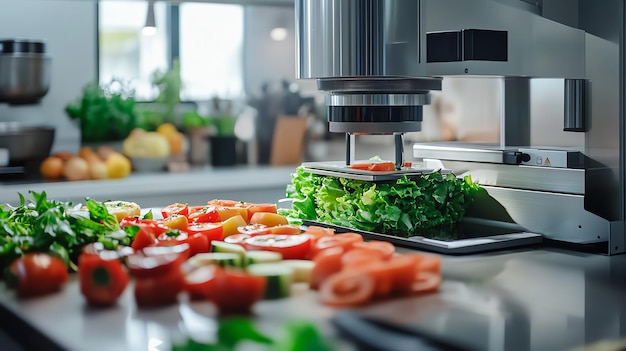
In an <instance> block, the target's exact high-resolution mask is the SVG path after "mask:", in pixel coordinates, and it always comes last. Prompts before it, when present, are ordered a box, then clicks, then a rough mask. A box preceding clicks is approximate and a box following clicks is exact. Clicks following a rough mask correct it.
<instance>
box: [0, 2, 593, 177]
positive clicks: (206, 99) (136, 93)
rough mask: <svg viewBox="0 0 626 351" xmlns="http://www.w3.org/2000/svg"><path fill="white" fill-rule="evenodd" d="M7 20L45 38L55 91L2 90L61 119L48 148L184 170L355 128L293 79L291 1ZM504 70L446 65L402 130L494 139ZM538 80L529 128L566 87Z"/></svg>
mask: <svg viewBox="0 0 626 351" xmlns="http://www.w3.org/2000/svg"><path fill="white" fill-rule="evenodd" d="M0 33H1V35H0V39H20V38H28V39H35V40H41V41H43V42H45V45H46V53H47V54H48V55H49V56H50V57H51V64H50V71H49V74H50V86H49V91H48V92H47V94H45V96H43V97H42V98H41V99H40V100H39V101H38V102H37V103H33V104H22V105H13V104H9V103H0V122H15V121H17V122H32V123H35V124H37V123H45V124H50V125H52V126H53V127H54V129H55V135H54V141H53V143H52V145H51V147H50V150H46V151H48V153H49V154H51V155H57V156H59V157H61V158H64V159H65V160H67V158H69V157H72V156H77V155H81V156H83V158H87V159H89V158H90V155H91V154H92V153H91V151H94V152H95V153H96V154H98V149H99V148H102V147H104V148H105V150H108V151H105V152H104V154H103V155H102V154H101V155H100V156H99V157H100V158H101V159H102V158H106V157H107V155H110V152H111V149H113V150H115V151H118V152H120V153H121V154H124V155H125V156H126V157H128V158H129V159H131V160H132V161H133V162H132V168H133V170H136V171H166V170H169V171H176V172H184V171H186V170H188V169H193V168H198V167H205V166H206V167H211V166H235V165H276V166H278V165H297V164H299V163H301V162H302V161H321V160H343V159H345V150H344V147H345V135H343V134H337V135H335V134H329V133H328V132H327V129H328V127H327V122H326V115H325V109H324V106H323V104H324V101H323V95H322V94H321V93H320V92H318V91H316V84H315V82H314V81H296V80H295V79H294V75H295V40H294V9H293V1H290V0H255V1H251V0H231V1H228V0H220V1H189V2H184V1H176V2H167V1H154V2H153V1H143V0H132V1H122V0H103V1H98V2H97V1H79V0H2V1H0ZM502 84H503V83H502V80H501V79H496V78H491V79H489V78H480V79H479V78H476V79H471V80H468V79H455V78H446V79H445V80H444V82H443V85H444V87H443V90H442V91H444V92H445V95H442V94H438V95H435V96H434V97H433V103H432V105H430V106H425V108H424V122H423V127H422V131H421V132H419V133H411V134H408V135H406V136H405V142H406V145H407V149H408V148H409V147H410V145H412V143H414V142H416V141H439V140H451V141H452V140H461V141H470V142H479V143H498V141H499V133H500V117H501V115H502V114H503V106H502V103H501V101H500V99H501V94H500V92H501V91H502ZM537 84H542V86H543V87H545V89H542V87H534V88H533V89H532V90H531V91H532V92H531V93H532V94H537V96H539V97H540V98H538V99H535V100H533V99H531V101H538V102H537V103H535V104H534V107H532V108H533V109H535V112H537V111H539V112H538V113H534V112H533V113H531V119H532V120H531V128H533V129H539V130H542V129H545V130H558V128H553V127H551V126H546V125H545V123H546V122H544V120H545V121H548V119H543V118H542V117H541V116H542V115H545V114H549V113H553V112H554V111H551V110H550V108H551V106H559V107H560V106H561V105H562V104H558V103H554V98H559V96H558V94H556V95H557V96H556V97H555V96H551V95H550V94H544V93H545V91H551V90H552V89H549V87H548V86H549V85H550V84H562V82H561V81H558V80H557V81H555V82H554V83H552V82H551V81H550V80H543V81H541V82H540V83H537ZM560 98H562V97H560ZM542 101H546V102H550V103H547V104H545V105H544V104H542ZM551 120H554V119H551ZM137 129H142V130H144V131H146V132H154V133H156V134H159V135H160V136H162V137H164V138H165V139H167V143H168V145H167V146H163V143H162V142H161V141H158V140H157V141H155V140H154V138H153V139H150V138H148V137H147V136H148V135H146V134H145V133H138V132H137ZM133 130H135V132H133ZM131 132H132V133H131ZM531 135H533V137H534V138H542V136H541V133H531ZM153 136H154V135H152V133H150V137H153ZM567 138H570V139H571V140H567ZM580 138H582V136H580V135H573V136H572V135H565V134H563V135H554V134H553V133H552V134H547V135H545V140H533V141H532V143H533V144H534V145H549V144H552V143H554V142H555V139H558V140H559V141H558V143H559V145H563V144H571V145H579V144H581V142H582V141H581V140H578V139H580ZM129 139H131V140H132V142H126V143H124V142H125V141H127V140H129ZM564 139H565V140H564ZM356 143H357V145H356V157H357V159H367V158H370V157H373V156H380V157H381V158H384V159H390V160H392V159H393V147H392V145H393V137H391V136H358V137H357V139H356ZM161 146H163V147H161ZM1 147H2V145H0V148H1ZM85 147H86V148H88V149H89V152H86V150H84V148H85ZM165 155H167V157H165ZM40 158H41V157H40ZM165 158H167V160H165ZM133 159H134V160H133ZM146 159H148V160H146ZM151 159H156V160H155V162H152V160H151ZM146 161H147V162H146ZM38 162H39V163H40V162H41V159H38ZM77 168H78V169H80V168H81V167H77ZM33 169H35V168H34V167H31V168H28V169H27V172H31V173H32V172H36V171H33ZM54 171H57V173H58V170H55V169H54V167H53V166H51V169H50V176H51V177H52V176H54V175H56V173H55V172H54ZM110 171H111V170H110V169H109V172H110ZM103 172H104V171H103ZM105 173H106V172H105ZM122 174H123V172H122ZM74 175H76V174H72V175H71V176H70V177H69V178H76V179H82V178H84V177H90V178H97V177H95V176H93V175H90V174H87V175H84V174H82V173H80V172H79V174H78V175H77V176H76V177H74ZM59 177H60V178H63V177H64V174H63V173H61V174H60V175H59ZM65 178H67V177H65Z"/></svg>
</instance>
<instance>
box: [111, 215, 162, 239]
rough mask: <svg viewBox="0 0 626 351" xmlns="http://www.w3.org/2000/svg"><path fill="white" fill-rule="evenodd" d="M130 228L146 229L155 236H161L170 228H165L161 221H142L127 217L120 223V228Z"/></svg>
mask: <svg viewBox="0 0 626 351" xmlns="http://www.w3.org/2000/svg"><path fill="white" fill-rule="evenodd" d="M130 226H138V227H145V228H147V229H149V230H150V231H151V232H152V233H153V234H154V235H155V236H159V235H161V234H163V233H165V232H167V231H169V230H170V228H168V227H166V226H164V225H163V224H162V223H161V222H160V221H157V220H154V219H141V218H138V217H130V216H126V217H124V218H123V219H122V220H121V221H120V228H126V227H130Z"/></svg>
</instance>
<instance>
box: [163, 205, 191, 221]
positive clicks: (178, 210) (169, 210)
mask: <svg viewBox="0 0 626 351" xmlns="http://www.w3.org/2000/svg"><path fill="white" fill-rule="evenodd" d="M161 214H162V215H163V218H167V217H169V216H171V215H173V214H178V215H182V216H185V217H186V216H187V215H189V205H187V204H181V203H177V202H176V203H173V204H171V205H167V206H165V207H163V208H162V209H161Z"/></svg>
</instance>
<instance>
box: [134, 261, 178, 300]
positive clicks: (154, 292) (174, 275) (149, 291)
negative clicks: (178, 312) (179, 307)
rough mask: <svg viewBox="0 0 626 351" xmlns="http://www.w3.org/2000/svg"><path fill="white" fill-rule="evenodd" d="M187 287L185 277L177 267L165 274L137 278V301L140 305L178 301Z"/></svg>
mask: <svg viewBox="0 0 626 351" xmlns="http://www.w3.org/2000/svg"><path fill="white" fill-rule="evenodd" d="M184 288H185V277H184V276H183V274H182V273H181V271H180V267H176V269H173V270H171V271H169V272H167V273H165V274H161V275H157V276H153V277H147V278H141V279H135V301H136V302H137V306H139V307H160V306H167V305H172V304H175V303H176V302H178V294H179V293H180V292H182V291H183V290H184Z"/></svg>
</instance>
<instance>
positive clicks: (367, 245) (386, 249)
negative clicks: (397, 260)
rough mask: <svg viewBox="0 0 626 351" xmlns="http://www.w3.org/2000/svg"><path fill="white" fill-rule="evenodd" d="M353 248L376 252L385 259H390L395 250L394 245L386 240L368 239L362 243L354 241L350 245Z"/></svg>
mask: <svg viewBox="0 0 626 351" xmlns="http://www.w3.org/2000/svg"><path fill="white" fill-rule="evenodd" d="M352 247H353V248H355V249H364V250H370V251H374V252H377V253H378V254H380V255H381V257H382V258H383V259H385V260H387V259H390V258H391V256H393V254H394V253H395V252H396V247H395V246H393V244H392V243H390V242H388V241H381V240H370V241H367V242H362V243H354V244H353V245H352Z"/></svg>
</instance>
